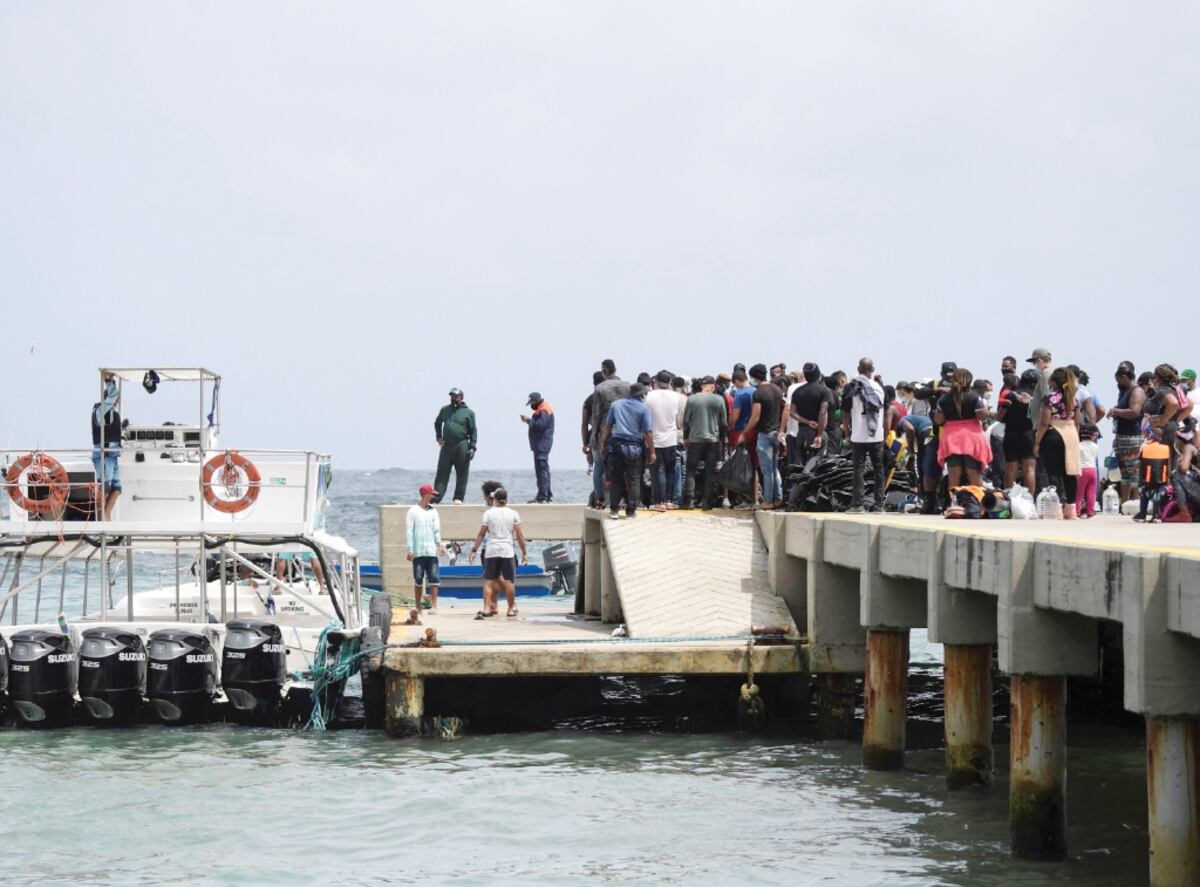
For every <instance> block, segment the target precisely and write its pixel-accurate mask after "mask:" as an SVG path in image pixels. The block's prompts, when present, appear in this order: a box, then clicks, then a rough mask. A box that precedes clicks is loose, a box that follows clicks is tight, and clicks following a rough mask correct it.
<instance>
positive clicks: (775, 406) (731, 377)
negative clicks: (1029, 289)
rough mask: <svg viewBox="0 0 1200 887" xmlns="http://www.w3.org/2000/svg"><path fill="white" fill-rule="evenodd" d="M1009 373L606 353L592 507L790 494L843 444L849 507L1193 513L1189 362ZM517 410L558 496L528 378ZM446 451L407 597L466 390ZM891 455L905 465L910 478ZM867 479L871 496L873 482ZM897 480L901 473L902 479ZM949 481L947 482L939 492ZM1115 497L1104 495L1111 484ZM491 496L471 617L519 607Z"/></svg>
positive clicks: (589, 447) (589, 428)
mask: <svg viewBox="0 0 1200 887" xmlns="http://www.w3.org/2000/svg"><path fill="white" fill-rule="evenodd" d="M1025 363H1026V364H1027V365H1028V366H1027V367H1026V368H1025V369H1024V370H1022V371H1020V372H1018V369H1019V364H1018V361H1017V359H1016V358H1015V357H1012V356H1006V357H1005V358H1004V359H1003V360H1002V361H1001V363H1000V368H999V373H998V378H999V379H1000V383H999V390H998V391H997V390H996V386H995V385H993V383H992V382H991V381H990V380H989V379H986V378H978V379H977V378H975V376H974V374H973V373H972V372H971V371H970V370H969V369H967V368H965V367H960V366H958V365H957V364H956V363H954V362H952V361H947V362H944V363H942V365H941V368H940V370H939V372H938V374H937V376H930V377H927V378H923V379H919V380H916V381H912V382H908V381H897V382H895V383H893V384H889V383H886V382H885V380H884V377H883V375H882V374H881V373H880V372H879V371H878V370H877V368H876V366H875V364H874V361H872V360H871V358H869V357H864V358H862V359H861V360H859V361H858V365H857V368H856V373H855V375H854V376H853V377H850V376H848V375H847V374H846V373H844V372H842V371H840V370H839V371H835V372H832V373H828V374H826V373H823V372H822V370H821V368H820V367H819V366H818V365H817V364H815V363H806V364H804V365H803V367H802V368H801V369H800V370H799V371H793V372H789V371H788V369H787V366H786V365H785V364H784V363H777V364H775V365H774V366H771V367H768V366H767V365H765V364H762V363H756V364H754V365H752V366H751V367H750V368H749V369H747V368H746V367H745V366H744V365H742V364H740V363H739V364H735V365H734V366H733V368H732V369H731V370H730V371H727V372H726V371H722V372H718V373H716V374H714V375H698V376H693V377H690V378H688V377H685V376H681V375H678V374H676V373H673V372H671V371H670V370H665V369H664V370H659V371H658V372H657V373H654V374H650V373H640V374H639V375H638V377H637V380H636V381H634V382H626V381H625V380H623V379H622V378H621V377H620V376H619V375H618V374H617V366H616V364H615V363H614V362H613V361H612V360H604V361H603V362H602V363H601V365H600V369H599V370H597V371H596V373H595V374H594V376H593V379H592V381H593V388H592V391H591V393H590V394H589V395H588V396H587V398H586V400H585V401H584V404H583V413H582V417H581V421H580V442H581V446H582V451H583V455H584V457H585V459H586V460H587V464H588V470H589V471H590V472H591V476H592V482H593V488H592V494H591V499H590V502H589V505H590V506H591V507H593V508H596V509H607V510H608V512H609V517H610V518H612V519H615V520H620V519H626V518H632V517H635V516H636V515H637V512H638V509H639V508H641V507H646V506H648V507H650V508H652V509H654V510H657V511H667V510H672V509H680V508H682V509H692V508H700V509H704V510H711V509H714V508H734V509H756V508H757V509H763V510H771V509H777V508H783V507H792V508H795V507H797V504H796V503H795V502H789V487H791V486H793V485H794V484H795V481H796V478H797V477H798V476H802V475H803V474H804V473H806V472H811V471H813V470H814V467H815V466H819V464H820V463H821V462H822V461H823V460H828V459H838V458H848V459H849V461H850V465H851V466H852V471H851V478H850V487H851V489H850V496H849V500H848V501H849V506H848V509H849V511H851V512H864V511H867V510H882V509H884V508H885V507H888V499H889V497H892V496H895V497H898V499H897V500H896V501H898V502H912V501H913V500H914V499H915V500H916V501H917V502H919V510H920V511H921V512H923V513H925V514H937V513H940V512H943V511H945V512H947V513H950V512H952V511H953V510H954V508H955V507H956V505H955V500H954V492H955V491H956V490H958V491H961V490H978V491H983V490H985V489H995V490H1012V489H1014V488H1015V487H1016V486H1017V485H1020V486H1022V487H1023V488H1024V489H1025V490H1027V491H1029V493H1030V494H1035V493H1040V492H1041V491H1043V490H1047V489H1049V488H1054V490H1055V491H1056V492H1057V495H1058V497H1059V498H1060V501H1061V506H1062V515H1063V517H1064V518H1066V519H1074V518H1077V517H1079V518H1089V517H1092V516H1093V515H1095V514H1096V512H1097V505H1098V503H1099V501H1100V499H1101V494H1102V492H1103V491H1104V490H1106V489H1110V488H1111V489H1112V490H1113V491H1114V492H1115V493H1116V495H1117V498H1118V499H1119V501H1120V502H1121V503H1135V504H1134V505H1133V506H1132V510H1134V511H1135V514H1134V518H1135V520H1142V521H1156V520H1164V521H1170V522H1192V521H1193V520H1200V459H1198V458H1197V448H1196V423H1197V420H1196V417H1195V416H1194V415H1193V413H1194V410H1195V407H1196V404H1197V403H1198V402H1200V389H1198V388H1197V386H1196V372H1195V370H1191V369H1185V370H1183V371H1182V372H1180V371H1177V370H1176V369H1175V367H1174V366H1172V365H1171V364H1169V363H1161V364H1158V365H1157V366H1155V367H1154V369H1153V370H1149V371H1144V372H1142V373H1140V374H1139V373H1138V372H1137V368H1136V367H1135V366H1134V365H1133V364H1132V363H1131V362H1129V361H1122V362H1121V363H1120V364H1118V366H1117V368H1116V370H1115V371H1114V373H1113V378H1114V382H1115V389H1116V390H1115V395H1114V398H1113V403H1112V405H1111V406H1106V405H1105V404H1104V403H1103V402H1102V396H1101V394H1100V392H1099V390H1098V387H1097V386H1094V385H1093V384H1092V381H1091V379H1090V378H1089V376H1088V374H1087V373H1086V372H1084V371H1083V370H1082V369H1081V368H1080V367H1079V366H1078V365H1076V364H1065V365H1056V364H1055V362H1054V359H1053V355H1052V354H1051V353H1050V351H1049V349H1046V348H1037V349H1034V351H1033V352H1032V354H1031V355H1030V356H1029V357H1028V358H1026V360H1025ZM527 403H528V405H529V407H530V408H531V409H532V413H531V414H529V415H525V414H522V415H521V416H520V419H521V421H522V422H524V423H525V424H526V425H527V426H528V433H529V443H530V450H531V451H532V453H533V458H534V470H535V473H536V476H537V491H538V492H537V498H536V499H535V500H533V501H535V502H550V501H552V493H551V484H550V469H549V458H548V457H549V453H550V449H551V446H552V444H553V436H554V411H553V410H552V409H551V408H550V406H549V404H547V403H546V402H545V400H544V399H543V398H542V396H541V395H540V394H539V393H537V392H533V393H531V394H530V395H529V398H528V401H527ZM1106 419H1107V420H1108V421H1109V422H1111V427H1112V434H1113V446H1112V455H1111V456H1109V457H1108V458H1106V459H1103V460H1102V459H1101V453H1100V447H1099V443H1098V442H1099V441H1100V439H1101V438H1102V437H1103V434H1102V432H1101V426H1100V423H1101V422H1102V421H1103V420H1106ZM434 427H435V434H436V437H437V442H438V446H439V447H440V449H441V456H440V458H439V461H438V470H437V477H436V480H435V483H434V484H426V485H424V486H422V487H421V489H420V502H419V503H418V504H417V505H414V506H413V507H412V508H411V509H410V510H409V513H408V521H407V533H406V536H407V543H408V549H409V560H410V561H412V564H413V578H414V583H415V585H416V588H417V589H418V590H417V592H416V603H417V607H418V609H419V608H420V607H421V595H422V592H421V589H422V588H423V587H428V589H429V594H430V602H429V603H430V604H431V607H432V609H433V610H434V612H436V608H437V593H438V586H439V584H440V581H439V574H438V562H439V556H441V555H444V554H445V553H446V547H445V546H444V545H443V544H442V540H441V534H440V524H439V520H438V517H437V512H436V510H435V509H434V508H433V506H434V505H435V504H436V503H438V502H440V501H441V499H442V497H443V496H444V495H445V492H446V489H447V487H448V484H449V475H450V471H451V470H454V471H455V473H456V475H457V476H456V478H455V481H456V484H455V491H454V500H455V501H456V502H461V501H462V499H463V497H464V494H465V491H466V486H467V476H468V474H467V473H468V471H469V465H470V461H471V459H472V458H473V456H474V453H475V447H476V444H477V439H478V438H477V428H476V424H475V414H474V413H473V412H472V411H471V410H470V409H469V408H468V407H467V406H466V404H465V402H464V399H463V393H462V391H460V390H459V389H457V388H455V389H452V390H451V392H450V403H449V404H448V405H447V406H446V407H444V408H443V409H442V411H441V412H440V413H439V414H438V417H437V420H436V422H435V425H434ZM739 450H742V451H744V456H743V460H749V461H750V462H751V463H752V464H753V466H754V470H753V483H752V485H751V486H750V487H747V486H745V485H744V484H742V485H739V486H738V488H737V489H734V488H733V487H732V486H731V485H727V484H726V483H725V482H724V481H725V478H724V474H723V472H722V467H723V466H724V465H725V463H726V461H727V460H731V459H732V458H733V457H734V455H735V454H736V453H738V451H739ZM898 468H904V469H905V470H904V472H903V474H902V477H903V478H904V479H903V480H900V481H891V480H890V479H891V478H894V477H900V476H901V475H900V473H898V472H897V469H898ZM868 478H869V479H870V480H871V484H870V491H871V497H870V501H869V502H868V501H867V495H866V492H867V483H866V481H867V480H868ZM897 484H898V485H899V489H897V488H896V487H897ZM948 494H949V495H948ZM1109 495H1110V496H1111V495H1113V494H1112V493H1110V494H1109ZM483 496H484V501H485V503H486V504H487V506H488V509H487V511H485V512H484V515H483V518H482V522H481V525H480V528H479V532H478V535H477V536H476V538H475V540H474V544H473V545H472V548H471V552H470V559H471V561H472V562H473V561H474V559H475V557H476V555H477V554H479V553H482V555H483V563H484V592H483V607H482V609H481V610H480V611H479V613H478V614H477V617H476V618H478V619H488V618H491V617H494V616H496V615H497V614H498V612H499V609H498V599H499V597H500V595H501V594H503V595H504V597H505V599H506V602H507V605H508V606H507V613H506V615H507V616H510V617H512V616H516V615H517V609H516V604H515V599H514V589H515V585H514V579H515V573H516V567H517V550H518V549H519V550H520V552H521V559H522V562H525V560H526V546H525V538H524V535H523V533H522V529H521V520H520V515H519V514H518V513H517V512H516V511H515V510H513V509H512V508H511V507H509V505H508V493H507V491H505V490H504V489H503V488H502V487H501V485H500V484H499V483H497V482H496V481H488V482H486V483H485V484H484V485H483Z"/></svg>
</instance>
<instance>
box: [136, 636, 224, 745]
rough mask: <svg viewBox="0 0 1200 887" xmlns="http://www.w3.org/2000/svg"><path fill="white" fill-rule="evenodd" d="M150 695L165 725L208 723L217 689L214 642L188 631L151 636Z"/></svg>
mask: <svg viewBox="0 0 1200 887" xmlns="http://www.w3.org/2000/svg"><path fill="white" fill-rule="evenodd" d="M149 655H150V659H149V662H148V663H147V665H148V666H149V670H148V673H147V680H146V684H147V695H148V696H149V697H150V702H151V704H153V706H154V710H155V711H156V712H157V713H158V717H159V718H160V719H161V720H162V722H163V723H164V724H199V723H203V722H205V721H207V720H208V717H209V710H210V708H211V707H212V698H213V693H214V692H216V689H217V655H216V651H215V650H214V649H213V645H212V641H210V640H209V639H208V636H207V635H205V634H202V633H201V632H198V631H194V630H191V629H186V628H163V629H160V630H159V631H156V632H154V633H153V634H152V635H150V644H149Z"/></svg>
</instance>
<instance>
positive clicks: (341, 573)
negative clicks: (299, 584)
mask: <svg viewBox="0 0 1200 887" xmlns="http://www.w3.org/2000/svg"><path fill="white" fill-rule="evenodd" d="M273 544H274V543H272V542H269V541H266V540H264V542H263V543H260V544H255V542H254V539H253V538H248V539H243V540H242V541H241V543H240V544H239V541H238V540H237V539H236V538H234V537H231V536H225V537H221V536H212V535H208V534H202V535H171V534H166V533H164V534H156V535H155V536H153V537H146V536H129V535H125V536H112V535H109V534H107V533H104V532H100V533H97V534H88V535H80V536H72V537H70V538H66V537H58V538H57V539H55V538H54V537H53V535H51V536H49V537H47V538H43V539H40V540H35V539H27V540H24V542H23V544H22V543H17V542H16V541H15V540H9V545H8V546H7V547H4V548H0V555H2V556H0V621H3V622H8V623H10V624H11V625H18V624H24V623H26V622H28V623H30V624H39V623H42V622H43V621H50V622H53V621H54V620H55V619H56V618H57V616H58V614H60V613H61V614H63V615H64V618H67V619H68V620H69V621H71V622H76V621H80V622H93V623H94V622H105V621H108V620H114V621H120V622H135V621H137V620H138V618H139V614H138V613H137V610H136V600H135V598H136V595H137V594H138V592H139V591H150V590H154V588H155V585H156V584H157V589H158V591H160V592H161V591H170V590H171V589H172V585H173V591H174V607H173V611H174V616H173V618H167V619H163V618H161V615H159V616H155V617H153V618H152V620H151V621H156V622H158V621H168V622H170V621H174V622H184V621H188V622H192V621H200V622H206V621H207V620H208V619H209V618H217V620H218V621H219V622H227V621H229V620H230V619H237V618H239V617H246V616H248V615H250V614H251V612H253V608H252V607H247V600H246V598H245V596H244V587H242V586H240V585H239V581H238V580H239V578H254V579H255V580H256V581H257V582H258V583H259V584H260V586H262V585H265V586H267V587H269V588H270V589H271V593H273V594H275V595H279V596H282V597H291V598H293V599H295V600H296V601H297V602H298V603H301V604H302V605H303V607H304V608H305V609H307V610H309V611H311V612H313V613H315V614H317V615H318V616H320V617H323V618H326V619H335V618H339V617H340V618H341V620H342V622H343V624H346V625H347V626H348V627H353V626H356V625H361V624H362V615H363V608H362V588H361V580H360V577H359V562H358V557H357V555H353V554H347V553H346V552H344V551H340V552H339V551H334V550H330V549H327V548H325V547H324V546H321V551H322V557H323V558H324V561H325V564H326V566H327V569H325V570H323V571H322V573H323V575H322V576H321V577H320V579H319V580H318V583H319V584H321V583H323V588H322V593H321V594H315V595H314V594H311V593H307V594H302V593H301V592H300V591H299V590H297V589H296V588H294V587H292V585H291V584H289V582H285V581H283V580H281V579H279V578H278V577H277V576H276V575H274V566H273V565H274V563H275V561H274V557H275V556H276V555H275V553H274V551H273V549H271V548H264V547H263V546H267V545H273ZM147 555H151V556H157V557H159V558H161V557H172V556H173V558H174V566H173V569H172V568H167V569H162V568H160V567H159V566H158V565H159V564H161V560H159V561H157V563H154V562H152V563H151V564H150V565H148V566H143V567H142V568H141V569H140V571H139V570H137V569H135V557H138V558H140V557H143V556H147ZM209 558H216V561H217V572H218V577H219V578H218V580H216V581H217V584H218V591H217V593H216V594H215V595H213V594H212V592H211V591H210V589H209V584H210V582H209V579H208V575H207V564H208V560H209ZM266 560H269V561H270V563H271V565H272V566H270V567H268V568H264V567H263V562H265V561H266ZM294 568H295V565H293V569H294ZM303 569H304V568H303V567H301V570H303ZM139 576H140V577H141V581H142V584H143V585H144V586H145V587H144V588H142V589H138V588H137V587H136V586H137V578H138V577H139ZM122 577H123V579H124V581H123V582H122V581H121V579H122ZM193 582H194V583H195V584H196V592H195V593H196V594H197V595H198V600H197V607H196V612H195V614H194V615H193V616H189V617H187V618H185V616H184V608H183V607H181V597H182V594H181V589H182V586H183V585H185V584H190V583H193ZM120 585H124V592H125V601H124V606H120V602H119V601H117V602H115V601H114V597H115V594H114V592H115V591H116V590H117V589H118V588H119V587H120ZM334 595H336V596H337V600H336V601H334V600H333V596H334ZM30 597H32V598H33V600H32V606H29V605H28V604H27V603H26V602H27V601H28V599H29V598H30ZM210 597H212V598H213V599H212V600H210ZM210 614H211V616H210ZM30 617H32V619H30ZM141 618H142V619H143V620H145V619H147V618H148V617H147V615H146V614H145V613H142V614H141Z"/></svg>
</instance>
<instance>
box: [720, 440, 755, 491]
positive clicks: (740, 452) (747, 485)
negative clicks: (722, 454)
mask: <svg viewBox="0 0 1200 887" xmlns="http://www.w3.org/2000/svg"><path fill="white" fill-rule="evenodd" d="M717 483H719V484H720V485H721V486H723V487H724V488H725V489H727V490H732V491H733V492H735V493H741V494H742V495H743V496H750V495H752V494H753V493H754V460H753V459H751V458H750V451H749V450H747V449H746V447H745V446H744V445H742V444H738V445H737V446H736V447H734V449H733V452H732V453H730V454H729V458H728V459H726V460H725V464H724V465H722V466H721V470H720V472H719V473H718V474H717Z"/></svg>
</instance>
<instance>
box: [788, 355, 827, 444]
mask: <svg viewBox="0 0 1200 887" xmlns="http://www.w3.org/2000/svg"><path fill="white" fill-rule="evenodd" d="M803 373H804V384H803V385H801V386H800V387H799V388H797V389H796V390H795V391H794V392H793V393H792V403H791V405H790V415H791V418H793V419H795V420H796V424H797V425H799V426H800V427H799V429H798V431H797V432H796V448H795V449H796V452H795V453H794V454H789V457H788V461H789V462H790V463H791V464H793V465H805V464H807V463H808V460H809V459H811V458H812V457H813V456H815V455H817V454H818V453H820V452H821V447H823V446H824V445H825V426H826V425H828V423H829V412H830V410H832V409H833V406H832V404H833V393H832V392H831V391H830V390H829V389H828V388H826V387H825V385H824V384H823V383H822V382H821V368H820V367H819V366H817V365H816V364H815V363H806V364H805V365H804V370H803Z"/></svg>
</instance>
